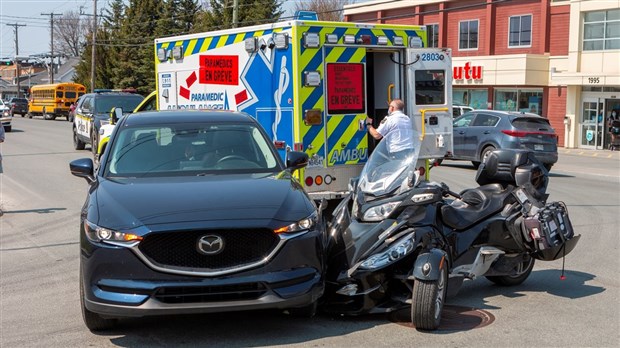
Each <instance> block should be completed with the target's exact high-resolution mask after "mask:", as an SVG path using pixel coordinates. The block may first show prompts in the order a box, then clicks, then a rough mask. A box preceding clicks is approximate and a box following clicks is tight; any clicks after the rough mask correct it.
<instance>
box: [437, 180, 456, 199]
mask: <svg viewBox="0 0 620 348" xmlns="http://www.w3.org/2000/svg"><path fill="white" fill-rule="evenodd" d="M441 189H442V190H443V196H444V197H446V196H452V197H454V198H456V199H461V195H459V194H458V193H456V192H454V191H452V190H450V188H449V187H448V185H446V183H445V182H442V183H441Z"/></svg>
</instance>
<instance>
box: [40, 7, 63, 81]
mask: <svg viewBox="0 0 620 348" xmlns="http://www.w3.org/2000/svg"><path fill="white" fill-rule="evenodd" d="M41 16H50V40H51V43H50V51H51V52H50V55H51V56H52V64H51V69H50V83H54V16H62V14H61V13H41Z"/></svg>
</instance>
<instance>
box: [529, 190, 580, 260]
mask: <svg viewBox="0 0 620 348" xmlns="http://www.w3.org/2000/svg"><path fill="white" fill-rule="evenodd" d="M522 226H523V237H524V239H525V241H526V242H527V244H528V245H529V246H530V248H531V249H532V250H533V253H532V256H533V257H534V258H536V259H539V260H544V261H552V260H556V259H559V258H560V257H563V256H566V255H568V254H569V253H570V252H571V251H572V250H573V249H574V248H575V246H576V245H577V242H578V241H579V238H580V237H581V236H580V235H579V236H575V232H574V230H573V225H572V224H571V222H570V219H569V217H568V210H567V209H566V205H565V204H564V203H563V202H552V203H548V204H547V205H545V206H544V207H543V208H542V209H540V210H539V211H538V213H537V214H536V215H534V216H530V217H527V218H525V219H524V221H523V225H522Z"/></svg>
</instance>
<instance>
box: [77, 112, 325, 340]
mask: <svg viewBox="0 0 620 348" xmlns="http://www.w3.org/2000/svg"><path fill="white" fill-rule="evenodd" d="M307 163H308V155H307V154H305V153H303V152H295V151H290V152H288V158H287V160H286V164H285V163H283V162H282V160H281V159H280V157H279V156H278V152H277V150H276V149H275V146H274V145H273V143H272V142H271V141H270V139H269V137H268V135H267V133H266V132H265V130H264V129H263V128H262V127H261V126H260V124H259V123H258V122H257V121H256V120H255V119H254V118H252V117H251V116H249V115H247V114H243V113H238V112H231V111H219V112H218V111H196V110H194V111H186V110H185V111H179V110H175V111H159V112H157V111H145V112H141V113H137V114H130V115H127V116H125V117H122V118H121V119H120V120H119V122H118V124H117V127H116V128H115V130H114V132H113V133H112V136H111V138H110V142H109V145H108V148H107V150H106V151H105V152H104V154H103V155H102V157H101V161H100V166H99V168H98V170H97V171H95V168H94V165H93V161H92V160H91V159H90V158H84V159H79V160H75V161H73V162H71V164H70V169H71V173H72V174H73V175H75V176H78V177H83V178H85V179H86V180H87V181H88V183H89V184H90V187H89V189H88V193H87V197H86V203H85V204H84V206H83V208H82V212H81V214H80V216H81V222H80V246H81V255H80V277H79V279H80V294H81V296H80V298H81V307H82V314H83V319H84V322H85V323H86V326H87V327H88V328H89V329H91V330H100V329H106V328H110V327H111V326H113V325H114V324H115V318H119V317H124V316H149V315H165V314H183V313H205V312H226V311H242V310H254V309H266V308H269V309H288V310H289V312H292V313H296V314H300V315H313V314H314V312H315V311H316V304H317V300H318V299H319V297H320V296H321V295H322V294H323V291H324V278H323V274H324V264H323V262H324V261H323V255H324V250H323V249H324V240H326V235H325V233H326V232H325V227H324V226H325V225H324V223H323V222H322V220H323V218H322V216H321V211H322V209H318V208H317V206H316V205H315V204H314V203H313V201H312V200H311V199H310V197H309V196H308V195H307V193H306V192H305V191H304V190H303V188H302V187H301V185H300V184H299V182H298V181H297V180H296V179H295V178H294V176H293V171H295V170H297V169H300V168H303V167H305V166H306V165H307Z"/></svg>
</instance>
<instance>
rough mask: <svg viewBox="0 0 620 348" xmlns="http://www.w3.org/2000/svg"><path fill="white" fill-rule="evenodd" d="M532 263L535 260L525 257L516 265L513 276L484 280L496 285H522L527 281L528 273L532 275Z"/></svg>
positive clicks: (489, 277)
mask: <svg viewBox="0 0 620 348" xmlns="http://www.w3.org/2000/svg"><path fill="white" fill-rule="evenodd" d="M534 261H535V260H534V258H533V257H531V256H529V255H527V256H526V257H525V259H524V260H523V262H519V263H518V264H517V266H516V267H515V273H514V274H512V275H506V276H488V277H486V278H487V279H488V280H490V281H492V282H493V283H495V284H497V285H502V286H514V285H519V284H521V283H523V282H524V281H525V280H526V279H527V277H529V276H530V273H532V269H533V268H534Z"/></svg>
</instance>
